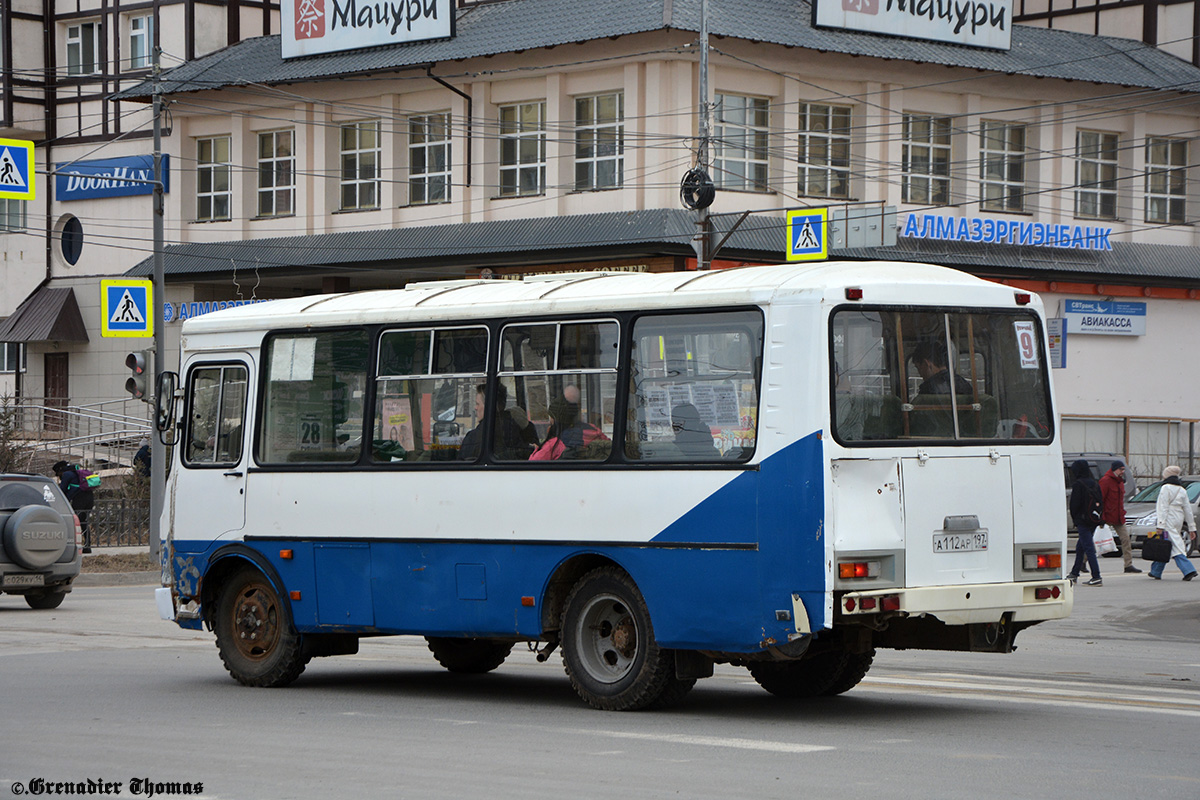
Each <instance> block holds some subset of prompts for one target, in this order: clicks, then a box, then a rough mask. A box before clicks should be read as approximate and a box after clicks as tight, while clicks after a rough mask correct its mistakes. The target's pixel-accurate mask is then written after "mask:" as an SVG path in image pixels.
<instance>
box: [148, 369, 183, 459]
mask: <svg viewBox="0 0 1200 800" xmlns="http://www.w3.org/2000/svg"><path fill="white" fill-rule="evenodd" d="M178 388H179V376H178V375H176V374H175V373H174V372H161V373H159V375H158V380H157V381H156V382H155V385H154V427H155V428H156V429H157V430H158V438H159V440H160V441H161V442H162V443H163V444H166V445H171V444H174V443H175V434H176V428H175V425H174V422H175V391H176V390H177V389H178ZM168 439H169V441H168Z"/></svg>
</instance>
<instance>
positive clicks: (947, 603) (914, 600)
mask: <svg viewBox="0 0 1200 800" xmlns="http://www.w3.org/2000/svg"><path fill="white" fill-rule="evenodd" d="M1074 602H1075V594H1074V587H1072V586H1071V583H1070V581H1067V580H1051V581H1044V580H1043V581H1029V582H1021V583H981V584H967V585H962V586H928V587H914V588H894V589H875V590H872V591H867V592H847V593H845V594H844V595H842V596H841V598H840V601H839V606H838V611H839V613H840V614H841V615H842V616H843V617H870V616H871V615H877V614H886V615H887V616H891V617H894V616H908V617H916V616H924V615H929V616H932V617H936V618H937V619H939V620H941V621H942V622H944V623H946V624H947V625H969V624H972V623H980V622H984V623H987V622H997V621H999V620H1000V619H1001V618H1002V617H1004V616H1005V615H1006V614H1007V615H1010V616H1009V617H1008V618H1009V619H1011V620H1012V621H1013V622H1041V621H1043V620H1048V619H1062V618H1064V617H1066V616H1068V615H1069V614H1070V613H1071V608H1072V607H1073V605H1074ZM865 621H866V620H864V622H865Z"/></svg>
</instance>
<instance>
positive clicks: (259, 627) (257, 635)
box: [230, 583, 281, 661]
mask: <svg viewBox="0 0 1200 800" xmlns="http://www.w3.org/2000/svg"><path fill="white" fill-rule="evenodd" d="M279 616H280V615H279V601H278V598H277V597H276V596H275V592H274V591H273V590H272V589H271V588H270V587H269V586H267V585H265V584H262V583H252V584H249V585H248V586H246V587H245V588H243V589H242V591H241V592H239V593H238V596H237V600H236V601H235V602H234V604H233V608H232V609H231V610H230V617H231V618H230V630H231V631H232V633H233V635H232V637H231V638H232V640H233V645H234V647H236V648H237V651H238V653H239V654H240V655H241V656H243V657H245V658H247V659H250V660H252V661H261V660H262V659H264V658H267V657H268V656H270V655H271V653H272V652H273V651H274V649H275V646H276V645H277V644H278V643H279V635H280V633H281V629H280V625H279Z"/></svg>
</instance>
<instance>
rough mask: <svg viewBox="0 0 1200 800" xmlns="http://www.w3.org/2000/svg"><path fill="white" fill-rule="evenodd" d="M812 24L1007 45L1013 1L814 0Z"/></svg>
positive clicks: (976, 44) (1009, 43)
mask: <svg viewBox="0 0 1200 800" xmlns="http://www.w3.org/2000/svg"><path fill="white" fill-rule="evenodd" d="M812 6H813V25H815V26H818V27H823V28H842V29H844V30H852V31H867V32H868V33H879V34H883V35H885V36H901V37H904V38H907V39H930V40H932V41H935V42H950V43H952V44H962V45H968V46H970V47H987V48H990V49H993V50H1008V49H1009V48H1011V47H1012V0H813V4H812Z"/></svg>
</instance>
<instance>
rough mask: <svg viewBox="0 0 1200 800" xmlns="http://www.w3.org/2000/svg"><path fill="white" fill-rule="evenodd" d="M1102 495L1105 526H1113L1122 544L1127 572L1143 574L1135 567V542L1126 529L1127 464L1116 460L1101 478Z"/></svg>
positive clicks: (1122, 554)
mask: <svg viewBox="0 0 1200 800" xmlns="http://www.w3.org/2000/svg"><path fill="white" fill-rule="evenodd" d="M1100 495H1101V497H1102V498H1103V500H1104V524H1105V525H1111V526H1112V529H1113V530H1114V531H1115V532H1116V534H1117V540H1118V541H1120V543H1121V558H1123V559H1124V560H1125V571H1126V572H1141V570H1140V569H1138V568H1137V567H1135V566H1134V565H1133V542H1132V541H1130V539H1129V528H1127V527H1125V462H1124V461H1121V460H1119V459H1118V460H1116V461H1114V462H1112V464H1111V465H1110V466H1109V468H1108V472H1106V473H1104V475H1103V477H1101V478H1100Z"/></svg>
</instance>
